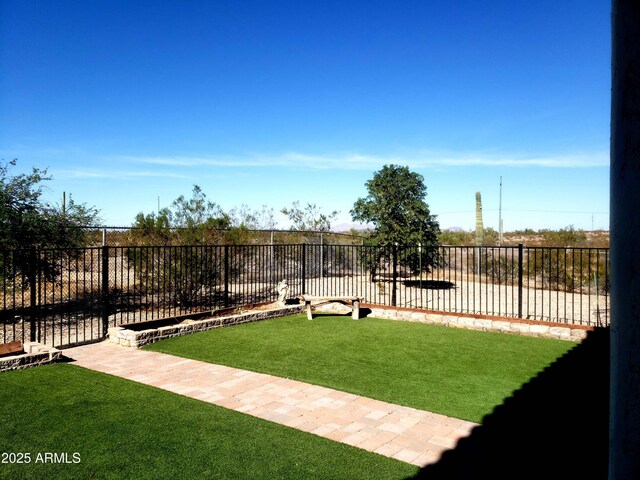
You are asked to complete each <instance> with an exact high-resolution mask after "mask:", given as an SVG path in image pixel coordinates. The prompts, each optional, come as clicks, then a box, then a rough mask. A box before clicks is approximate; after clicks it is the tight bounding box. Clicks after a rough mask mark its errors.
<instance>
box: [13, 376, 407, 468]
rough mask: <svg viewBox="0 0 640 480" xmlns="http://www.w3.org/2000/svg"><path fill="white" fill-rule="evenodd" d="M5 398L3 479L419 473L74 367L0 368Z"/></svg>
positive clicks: (351, 449)
mask: <svg viewBox="0 0 640 480" xmlns="http://www.w3.org/2000/svg"><path fill="white" fill-rule="evenodd" d="M0 405H2V408H1V409H0V454H2V457H1V458H0V478H1V479H18V478H19V479H25V480H27V479H43V478H47V479H65V480H66V479H76V478H78V479H80V478H84V479H86V478H96V479H128V478H135V479H161V478H171V479H181V478H188V479H234V480H235V479H263V478H264V479H280V478H281V479H306V478H309V479H339V480H344V479H359V478H362V479H365V478H370V479H401V478H406V477H408V476H412V475H414V474H416V473H417V470H418V469H417V467H413V466H411V465H409V464H406V463H403V462H399V461H396V460H393V459H390V458H386V457H382V456H380V455H377V454H374V453H369V452H366V451H364V450H360V449H357V448H354V447H350V446H348V445H343V444H340V443H336V442H333V441H330V440H327V439H324V438H321V437H318V436H315V435H311V434H308V433H305V432H302V431H298V430H294V429H291V428H288V427H284V426H281V425H277V424H274V423H271V422H267V421H264V420H260V419H257V418H254V417H251V416H249V415H244V414H241V413H237V412H234V411H231V410H226V409H224V408H221V407H217V406H215V405H211V404H208V403H204V402H201V401H198V400H194V399H190V398H187V397H182V396H180V395H177V394H174V393H170V392H166V391H163V390H159V389H156V388H153V387H149V386H145V385H141V384H138V383H134V382H131V381H128V380H123V379H120V378H117V377H113V376H110V375H106V374H102V373H98V372H94V371H90V370H86V369H84V368H80V367H76V366H73V365H68V364H57V365H50V366H43V367H38V368H32V369H28V370H23V371H16V372H5V373H0ZM27 453H28V454H29V455H28V457H29V461H28V462H27V461H26V455H25V454H27ZM5 454H6V455H5ZM11 454H13V455H11ZM16 454H17V455H16ZM47 454H49V456H47ZM53 454H55V456H54V455H53ZM19 458H20V459H22V462H23V463H16V462H17V460H18V459H19ZM47 458H48V459H49V461H47V462H46V463H45V462H44V461H45V460H47ZM76 460H77V462H76ZM60 462H63V463H60ZM67 462H68V463H67Z"/></svg>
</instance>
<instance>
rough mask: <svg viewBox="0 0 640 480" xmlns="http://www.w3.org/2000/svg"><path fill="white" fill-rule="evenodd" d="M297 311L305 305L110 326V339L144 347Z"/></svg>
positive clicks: (302, 311) (127, 345)
mask: <svg viewBox="0 0 640 480" xmlns="http://www.w3.org/2000/svg"><path fill="white" fill-rule="evenodd" d="M296 313H304V305H291V306H287V307H280V308H277V309H274V310H260V311H255V310H254V311H251V312H247V313H241V314H239V315H229V316H225V317H215V318H208V319H204V320H185V321H184V322H183V323H180V324H178V325H169V326H166V327H159V328H153V329H148V330H140V331H133V330H127V329H126V328H123V327H112V328H109V335H108V336H109V341H110V342H111V343H116V344H118V345H121V346H123V347H136V348H139V347H143V346H144V345H149V344H150V343H154V342H157V341H159V340H165V339H167V338H173V337H181V336H182V335H188V334H190V333H196V332H203V331H205V330H211V329H214V328H220V327H228V326H230V325H240V324H242V323H249V322H257V321H259V320H266V319H269V318H277V317H286V316H287V315H293V314H296Z"/></svg>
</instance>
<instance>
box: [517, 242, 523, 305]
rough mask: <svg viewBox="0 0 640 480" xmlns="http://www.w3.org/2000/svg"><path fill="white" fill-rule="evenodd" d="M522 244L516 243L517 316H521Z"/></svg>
mask: <svg viewBox="0 0 640 480" xmlns="http://www.w3.org/2000/svg"><path fill="white" fill-rule="evenodd" d="M522 250H523V246H522V244H521V243H519V244H518V318H522V277H523V275H522V270H523V268H522V260H523V258H522V257H523V251H522Z"/></svg>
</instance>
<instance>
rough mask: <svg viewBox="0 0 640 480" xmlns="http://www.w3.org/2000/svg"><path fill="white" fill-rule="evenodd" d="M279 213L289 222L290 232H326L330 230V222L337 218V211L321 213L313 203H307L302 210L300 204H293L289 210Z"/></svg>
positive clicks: (284, 209) (285, 209)
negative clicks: (287, 218)
mask: <svg viewBox="0 0 640 480" xmlns="http://www.w3.org/2000/svg"><path fill="white" fill-rule="evenodd" d="M280 212H281V213H283V214H284V215H286V216H287V217H289V220H291V222H292V223H291V230H315V231H320V232H328V231H329V230H331V222H332V221H333V220H335V218H336V217H337V216H338V213H339V212H338V211H337V210H334V211H332V212H331V213H328V214H325V213H322V211H321V210H320V208H319V207H318V206H317V205H316V204H315V203H307V206H306V207H304V208H301V207H300V202H293V205H292V207H291V208H283V209H282V210H280Z"/></svg>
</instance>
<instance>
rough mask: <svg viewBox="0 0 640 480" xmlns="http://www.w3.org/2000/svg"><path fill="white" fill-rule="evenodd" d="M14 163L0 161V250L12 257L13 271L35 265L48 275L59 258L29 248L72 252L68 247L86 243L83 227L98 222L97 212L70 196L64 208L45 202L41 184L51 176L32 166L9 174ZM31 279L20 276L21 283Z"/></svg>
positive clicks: (19, 271) (29, 268) (31, 267)
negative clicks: (51, 258) (27, 170)
mask: <svg viewBox="0 0 640 480" xmlns="http://www.w3.org/2000/svg"><path fill="white" fill-rule="evenodd" d="M16 163H17V161H16V160H12V161H10V162H8V163H3V164H0V226H1V227H0V251H2V252H3V253H2V255H3V256H4V257H5V258H6V259H8V256H11V257H12V258H13V260H12V261H13V264H14V265H15V266H16V273H17V274H20V273H28V272H32V271H33V270H34V267H36V266H37V267H38V268H39V269H40V271H41V272H43V274H44V275H45V276H47V277H49V278H50V277H52V276H54V275H56V274H57V272H58V271H59V269H60V264H59V262H60V260H58V261H51V260H47V258H46V256H38V257H35V256H34V255H33V253H31V252H30V251H29V250H31V249H33V248H43V247H48V248H63V249H65V250H66V252H67V253H66V255H67V256H71V255H73V251H72V249H74V248H79V247H84V246H85V245H86V238H87V231H86V229H85V228H83V227H86V226H91V225H95V224H96V223H97V222H99V212H98V210H97V209H96V208H94V207H90V206H87V205H86V204H78V203H76V202H74V201H73V198H71V196H70V197H69V201H68V202H67V205H66V206H65V207H66V208H64V210H63V208H61V207H60V206H56V205H51V204H49V203H47V202H45V201H44V200H43V199H42V193H43V188H44V187H43V185H42V184H43V182H46V181H49V180H51V178H52V177H50V176H49V175H47V170H46V169H45V170H41V169H38V168H33V169H32V171H31V173H28V174H26V173H22V174H19V175H12V174H11V168H12V167H14V166H15V165H16ZM58 258H60V256H58ZM33 262H36V263H37V265H34V264H33ZM32 280H33V279H29V277H28V275H27V276H25V277H24V282H25V283H29V282H31V281H32Z"/></svg>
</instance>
